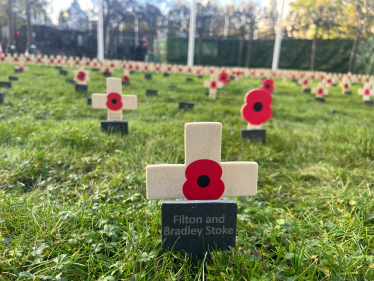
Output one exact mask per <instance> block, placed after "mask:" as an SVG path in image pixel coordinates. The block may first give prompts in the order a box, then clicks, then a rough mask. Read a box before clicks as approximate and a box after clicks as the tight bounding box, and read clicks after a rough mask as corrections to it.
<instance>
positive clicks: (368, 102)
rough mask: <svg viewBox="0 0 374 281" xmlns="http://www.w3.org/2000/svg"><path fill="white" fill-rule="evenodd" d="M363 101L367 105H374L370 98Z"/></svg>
mask: <svg viewBox="0 0 374 281" xmlns="http://www.w3.org/2000/svg"><path fill="white" fill-rule="evenodd" d="M364 103H365V104H366V105H368V106H373V105H374V101H372V100H366V101H364Z"/></svg>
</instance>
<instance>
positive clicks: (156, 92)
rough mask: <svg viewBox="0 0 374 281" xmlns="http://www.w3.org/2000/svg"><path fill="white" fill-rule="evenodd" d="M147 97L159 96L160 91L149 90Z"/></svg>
mask: <svg viewBox="0 0 374 281" xmlns="http://www.w3.org/2000/svg"><path fill="white" fill-rule="evenodd" d="M146 95H147V96H157V95H158V91H157V90H147V92H146Z"/></svg>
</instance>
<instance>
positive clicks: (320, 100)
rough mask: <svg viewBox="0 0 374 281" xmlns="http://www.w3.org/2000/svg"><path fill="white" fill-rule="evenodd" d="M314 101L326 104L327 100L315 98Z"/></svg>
mask: <svg viewBox="0 0 374 281" xmlns="http://www.w3.org/2000/svg"><path fill="white" fill-rule="evenodd" d="M314 100H316V101H319V102H325V98H317V97H315V98H314Z"/></svg>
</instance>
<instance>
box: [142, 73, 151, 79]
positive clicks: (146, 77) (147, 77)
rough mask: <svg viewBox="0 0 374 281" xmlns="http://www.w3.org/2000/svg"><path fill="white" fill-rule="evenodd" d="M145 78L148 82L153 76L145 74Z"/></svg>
mask: <svg viewBox="0 0 374 281" xmlns="http://www.w3.org/2000/svg"><path fill="white" fill-rule="evenodd" d="M144 78H145V79H147V80H152V74H144Z"/></svg>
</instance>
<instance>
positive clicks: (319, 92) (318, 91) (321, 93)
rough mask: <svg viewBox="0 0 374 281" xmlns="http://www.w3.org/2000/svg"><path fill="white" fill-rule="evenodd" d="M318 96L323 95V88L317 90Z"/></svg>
mask: <svg viewBox="0 0 374 281" xmlns="http://www.w3.org/2000/svg"><path fill="white" fill-rule="evenodd" d="M317 96H323V89H322V88H319V89H318V90H317Z"/></svg>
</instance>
